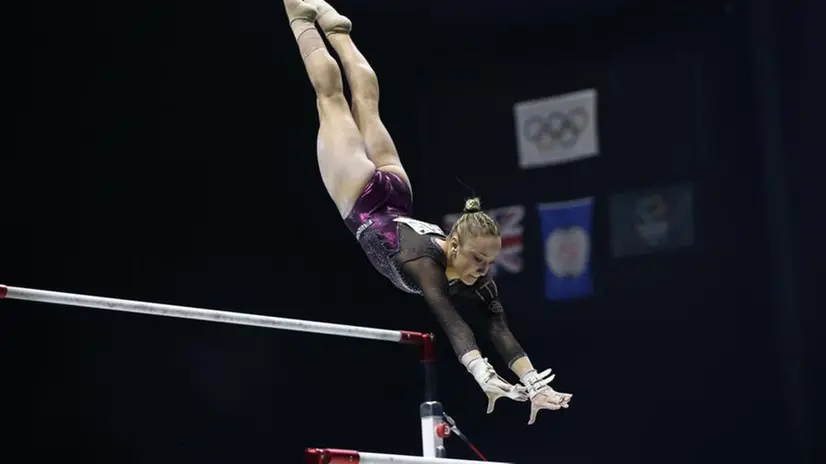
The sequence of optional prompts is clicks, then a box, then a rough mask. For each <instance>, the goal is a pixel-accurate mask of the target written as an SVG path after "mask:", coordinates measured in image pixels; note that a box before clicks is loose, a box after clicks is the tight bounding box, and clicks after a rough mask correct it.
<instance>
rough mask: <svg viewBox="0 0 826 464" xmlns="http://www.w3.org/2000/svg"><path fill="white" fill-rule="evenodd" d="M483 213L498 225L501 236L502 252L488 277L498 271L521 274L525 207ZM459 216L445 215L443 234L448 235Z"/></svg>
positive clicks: (516, 206)
mask: <svg viewBox="0 0 826 464" xmlns="http://www.w3.org/2000/svg"><path fill="white" fill-rule="evenodd" d="M485 213H487V215H488V216H490V217H491V218H492V219H493V220H494V221H496V223H497V224H499V231H500V233H501V234H502V252H501V253H500V254H499V256H498V257H497V258H496V262H494V263H493V266H491V269H490V271H489V273H488V275H490V276H495V275H497V273H498V271H499V270H505V271H506V272H508V273H511V274H517V273H519V272H522V266H523V264H522V219H523V218H524V217H525V207H524V206H522V205H515V206H505V207H503V208H494V209H488V210H485ZM461 215H462V214H461V213H453V214H447V215H445V217H444V220H443V221H442V224H444V229H445V232H447V233H450V229H452V228H453V224H455V223H456V221H457V220H458V219H459V217H460V216H461Z"/></svg>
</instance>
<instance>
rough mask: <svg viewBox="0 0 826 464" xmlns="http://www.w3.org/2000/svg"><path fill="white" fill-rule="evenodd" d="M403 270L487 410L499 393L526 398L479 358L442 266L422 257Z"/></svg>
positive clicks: (477, 349) (522, 399) (473, 337)
mask: <svg viewBox="0 0 826 464" xmlns="http://www.w3.org/2000/svg"><path fill="white" fill-rule="evenodd" d="M404 271H405V273H406V274H407V275H408V276H409V277H410V278H411V279H413V280H414V281H415V282H416V283H417V285H418V286H419V288H421V289H422V296H423V297H424V299H425V301H426V302H427V305H428V306H429V307H430V309H431V311H432V312H433V314H434V315H435V316H436V319H437V320H438V321H439V325H441V327H442V329H443V330H444V331H445V334H446V335H447V338H448V340H449V341H450V344H451V346H452V347H453V351H454V352H455V353H456V355H457V356H458V357H459V360H460V361H461V362H462V364H464V365H465V367H466V368H467V370H468V372H470V373H471V375H473V378H474V379H475V380H476V382H477V383H478V384H479V386H480V387H481V388H482V390H483V391H484V392H485V394H486V395H487V397H488V409H487V412H488V413H491V412H493V408H494V405H495V403H496V400H498V399H499V398H502V397H508V398H510V399H513V400H516V401H527V399H528V398H527V394H526V389H524V388H517V387H515V386H513V385H511V384H509V383H508V382H506V381H505V380H504V379H503V378H502V377H500V376H499V375H497V374H496V371H495V370H494V369H493V367H492V366H491V365H490V363H488V361H487V359H485V358H482V355H481V353H480V352H479V347H478V346H477V344H476V337H475V336H474V335H473V331H472V330H471V329H470V326H468V324H467V323H466V322H465V321H464V319H463V318H462V316H461V315H460V314H459V311H458V310H456V308H455V307H454V306H453V303H452V302H451V300H450V296H449V293H448V287H449V286H448V282H447V277H445V268H444V266H442V265H441V264H439V263H438V262H436V261H435V260H433V259H431V258H428V257H422V258H419V259H416V260H413V261H409V262H407V263H405V265H404Z"/></svg>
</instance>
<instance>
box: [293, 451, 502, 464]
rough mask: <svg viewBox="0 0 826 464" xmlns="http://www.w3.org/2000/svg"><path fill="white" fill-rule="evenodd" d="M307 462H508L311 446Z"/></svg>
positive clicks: (336, 463) (381, 463)
mask: <svg viewBox="0 0 826 464" xmlns="http://www.w3.org/2000/svg"><path fill="white" fill-rule="evenodd" d="M304 455H305V457H306V464H345V463H346V464H469V463H482V462H487V463H488V464H507V463H504V462H492V461H466V460H464V459H447V458H423V457H420V456H403V455H400V454H379V453H365V452H363V451H354V450H340V449H321V448H310V449H308V450H306V452H305V453H304Z"/></svg>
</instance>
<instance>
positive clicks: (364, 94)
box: [305, 0, 412, 191]
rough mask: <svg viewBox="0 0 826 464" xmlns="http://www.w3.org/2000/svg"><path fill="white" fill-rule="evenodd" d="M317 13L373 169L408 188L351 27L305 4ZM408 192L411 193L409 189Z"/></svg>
mask: <svg viewBox="0 0 826 464" xmlns="http://www.w3.org/2000/svg"><path fill="white" fill-rule="evenodd" d="M305 2H306V3H308V4H310V5H313V6H315V7H316V8H317V9H318V19H317V22H318V25H319V26H320V27H321V29H322V30H323V31H324V33H325V34H326V35H327V40H329V42H330V45H332V47H333V49H334V50H335V51H336V53H337V54H338V56H339V58H340V59H341V64H342V67H343V68H344V73H345V74H346V76H347V83H348V84H349V86H350V94H351V97H352V111H353V117H354V118H355V121H356V124H357V125H358V128H359V131H361V135H362V137H363V138H364V143H365V144H366V145H367V155H368V156H369V157H370V159H371V160H372V161H373V164H375V165H376V168H378V169H380V170H382V171H386V172H391V173H393V174H396V175H398V176H399V177H401V178H402V179H403V180H404V181H405V182H407V185H408V186H410V179H409V178H408V177H407V173H406V172H405V170H404V168H403V167H402V163H401V160H400V159H399V154H398V152H397V151H396V145H395V144H394V143H393V139H392V138H391V137H390V133H389V132H388V131H387V128H385V127H384V123H382V121H381V118H380V116H379V81H378V79H377V78H376V73H375V71H373V68H372V67H371V66H370V64H369V63H368V62H367V59H366V58H365V57H364V55H362V54H361V52H360V51H359V50H358V48H356V45H355V43H353V39H352V38H351V37H350V30H351V28H352V24H351V22H350V20H349V19H347V18H346V17H345V16H342V15H340V14H339V13H338V12H337V11H336V10H335V9H333V7H331V6H330V5H329V4H328V3H327V2H326V1H324V0H305ZM411 191H412V189H411Z"/></svg>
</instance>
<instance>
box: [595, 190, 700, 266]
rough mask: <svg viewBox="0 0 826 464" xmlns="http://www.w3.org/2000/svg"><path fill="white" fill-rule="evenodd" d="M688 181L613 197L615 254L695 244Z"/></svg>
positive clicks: (612, 231)
mask: <svg viewBox="0 0 826 464" xmlns="http://www.w3.org/2000/svg"><path fill="white" fill-rule="evenodd" d="M693 209H694V202H693V186H692V185H691V184H689V183H684V184H676V185H670V186H667V187H661V188H651V189H645V190H639V191H634V192H624V193H620V194H616V195H612V196H611V248H612V249H613V251H614V256H616V257H618V258H619V257H626V256H634V255H642V254H647V253H655V252H662V251H670V250H674V249H677V248H683V247H690V246H692V245H693V244H694V214H693Z"/></svg>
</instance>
